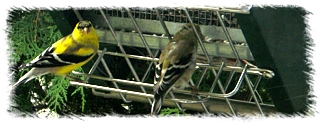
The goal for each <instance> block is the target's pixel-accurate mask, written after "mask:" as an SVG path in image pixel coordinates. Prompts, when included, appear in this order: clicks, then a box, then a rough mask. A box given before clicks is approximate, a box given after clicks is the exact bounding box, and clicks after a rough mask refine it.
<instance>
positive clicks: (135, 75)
mask: <svg viewBox="0 0 320 122" xmlns="http://www.w3.org/2000/svg"><path fill="white" fill-rule="evenodd" d="M99 10H100V13H101V15H102V17H103V18H104V20H105V22H106V23H107V25H108V27H109V29H110V31H111V33H112V35H113V37H114V40H115V41H116V42H117V43H118V47H119V48H120V51H121V52H122V53H123V54H126V52H125V50H124V49H123V47H122V45H121V44H120V42H119V41H118V40H117V36H116V34H115V32H114V30H113V28H112V26H111V24H110V23H109V20H108V18H107V17H106V15H105V13H104V12H103V10H102V9H101V8H100V9H99ZM124 59H125V60H126V62H127V64H128V66H129V68H130V70H131V73H132V74H133V76H134V78H135V79H136V80H137V81H138V82H140V79H139V77H138V75H137V73H136V71H135V70H134V68H133V66H132V64H131V62H130V60H129V59H128V58H126V57H124ZM140 88H141V90H142V91H143V92H146V91H145V89H144V88H143V87H142V86H141V87H140ZM148 101H149V103H150V104H152V102H151V100H150V98H148Z"/></svg>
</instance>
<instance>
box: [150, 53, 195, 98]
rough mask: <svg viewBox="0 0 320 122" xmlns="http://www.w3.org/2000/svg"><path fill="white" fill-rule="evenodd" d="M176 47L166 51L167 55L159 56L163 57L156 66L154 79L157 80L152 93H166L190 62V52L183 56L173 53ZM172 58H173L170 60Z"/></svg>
mask: <svg viewBox="0 0 320 122" xmlns="http://www.w3.org/2000/svg"><path fill="white" fill-rule="evenodd" d="M178 51H182V50H177V49H172V50H171V51H168V53H172V54H173V55H172V56H170V55H171V54H168V55H169V56H168V57H161V58H165V59H163V61H162V62H160V63H159V64H158V65H157V66H156V69H155V70H156V72H155V73H156V77H155V81H156V82H157V84H156V86H155V87H154V93H156V94H158V95H161V94H167V92H169V90H170V88H171V87H172V86H173V84H174V83H175V82H176V81H177V80H178V79H179V78H180V76H181V75H182V74H183V73H184V71H185V70H186V69H187V68H188V67H189V65H190V64H191V61H190V60H191V57H192V53H189V54H187V55H185V56H181V55H174V53H178ZM172 59H173V60H172Z"/></svg>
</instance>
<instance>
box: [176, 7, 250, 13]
mask: <svg viewBox="0 0 320 122" xmlns="http://www.w3.org/2000/svg"><path fill="white" fill-rule="evenodd" d="M176 8H177V9H181V7H176ZM243 8H246V9H243ZM250 8H251V7H250V6H248V7H245V6H239V7H237V8H226V7H216V6H210V7H208V6H197V7H188V9H196V10H213V11H221V12H231V13H238V14H250V11H249V10H250Z"/></svg>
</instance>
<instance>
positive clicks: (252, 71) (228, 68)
mask: <svg viewBox="0 0 320 122" xmlns="http://www.w3.org/2000/svg"><path fill="white" fill-rule="evenodd" d="M98 52H101V51H98ZM105 54H108V55H113V56H121V57H126V58H133V59H139V60H146V61H154V62H157V61H158V60H159V59H158V58H150V57H145V56H137V55H129V54H122V53H116V52H108V51H106V52H105ZM197 66H199V67H204V68H214V69H216V70H218V69H219V67H218V66H217V65H209V64H203V63H197ZM223 70H224V71H236V72H241V71H242V70H243V68H242V67H235V66H225V67H224V68H223ZM247 73H248V74H254V75H263V74H265V73H267V74H270V76H271V77H273V76H274V72H273V71H271V70H267V69H260V68H250V69H248V70H247Z"/></svg>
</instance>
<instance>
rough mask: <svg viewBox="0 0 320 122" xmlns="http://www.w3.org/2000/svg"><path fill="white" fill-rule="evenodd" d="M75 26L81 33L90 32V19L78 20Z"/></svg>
mask: <svg viewBox="0 0 320 122" xmlns="http://www.w3.org/2000/svg"><path fill="white" fill-rule="evenodd" d="M76 27H77V29H78V30H79V31H80V32H81V33H82V34H88V33H89V32H90V29H91V27H92V24H91V22H90V21H87V20H85V21H80V22H78V24H77V26H76Z"/></svg>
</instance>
